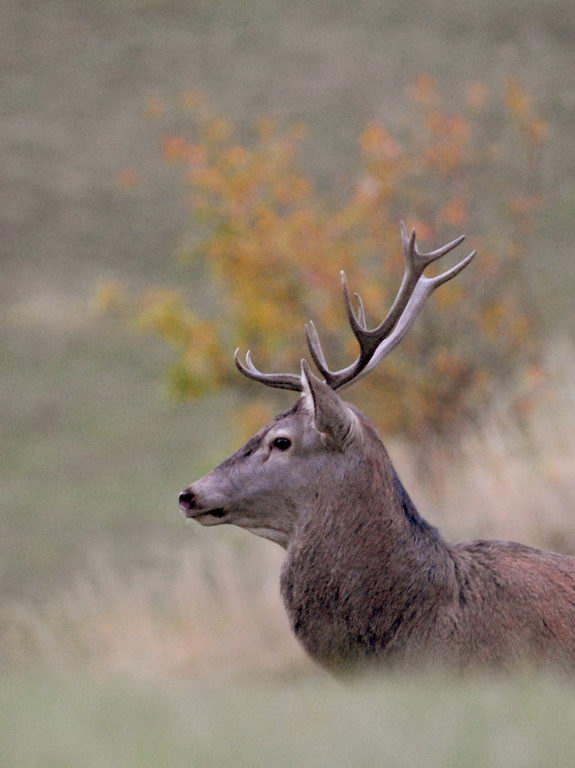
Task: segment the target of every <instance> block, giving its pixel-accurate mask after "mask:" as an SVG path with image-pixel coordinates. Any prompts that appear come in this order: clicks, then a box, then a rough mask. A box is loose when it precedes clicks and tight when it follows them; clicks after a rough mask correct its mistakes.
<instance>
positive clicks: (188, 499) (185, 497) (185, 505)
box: [179, 488, 196, 512]
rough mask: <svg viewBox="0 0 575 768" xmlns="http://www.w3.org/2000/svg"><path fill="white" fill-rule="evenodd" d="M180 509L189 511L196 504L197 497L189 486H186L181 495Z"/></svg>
mask: <svg viewBox="0 0 575 768" xmlns="http://www.w3.org/2000/svg"><path fill="white" fill-rule="evenodd" d="M179 502H180V509H181V510H182V511H183V512H189V511H190V510H191V509H193V508H194V507H195V505H196V497H195V495H194V493H193V491H191V490H190V489H189V488H186V489H185V490H184V491H182V492H181V493H180V496H179Z"/></svg>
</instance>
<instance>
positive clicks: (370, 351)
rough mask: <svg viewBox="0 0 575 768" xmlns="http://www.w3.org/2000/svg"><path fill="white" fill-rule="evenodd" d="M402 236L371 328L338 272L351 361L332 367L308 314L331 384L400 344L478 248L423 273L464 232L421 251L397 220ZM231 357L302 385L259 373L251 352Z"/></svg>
mask: <svg viewBox="0 0 575 768" xmlns="http://www.w3.org/2000/svg"><path fill="white" fill-rule="evenodd" d="M401 239H402V243H403V256H404V260H405V271H404V274H403V279H402V281H401V285H400V287H399V291H398V292H397V296H396V297H395V300H394V302H393V304H392V306H391V309H390V310H389V312H388V313H387V315H386V317H385V319H384V320H383V321H382V322H381V323H380V324H379V325H378V326H377V328H373V329H371V330H369V329H368V328H367V323H366V319H365V310H364V307H363V302H362V300H361V297H360V296H359V295H358V294H357V293H356V294H354V297H355V300H356V302H357V312H356V310H354V308H353V305H352V302H351V298H350V295H349V290H348V287H347V279H346V276H345V272H343V271H342V272H341V282H342V288H343V295H344V300H345V307H346V311H347V316H348V319H349V324H350V326H351V329H352V331H353V333H354V335H355V338H356V339H357V341H358V344H359V349H360V352H359V357H358V358H357V360H356V361H355V362H354V363H352V364H351V365H349V366H347V368H342V369H341V370H339V371H331V370H330V369H329V367H328V364H327V362H326V358H325V355H324V353H323V349H322V346H321V342H320V340H319V336H318V334H317V331H316V328H315V325H314V323H313V321H311V320H310V321H309V322H308V323H307V324H306V326H305V332H306V337H307V343H308V347H309V351H310V354H311V356H312V358H313V361H314V363H315V364H316V366H317V368H318V370H319V371H320V373H321V375H322V376H323V377H324V379H325V380H326V382H327V384H329V386H330V387H331V388H332V389H339V388H340V387H347V386H349V385H350V384H352V383H353V382H355V381H357V380H358V379H360V378H361V377H362V376H365V375H366V374H367V373H369V371H371V370H372V369H373V368H375V366H376V365H378V363H380V362H381V361H382V360H383V358H384V357H386V356H387V355H388V354H389V353H390V352H391V350H392V349H394V348H395V347H396V346H397V345H398V344H399V342H400V341H401V339H402V338H403V337H404V336H405V334H406V333H407V331H408V330H409V329H410V327H411V326H412V324H413V322H414V320H415V318H416V317H417V315H418V314H419V313H420V312H421V310H422V308H423V306H424V304H425V302H426V301H427V299H428V297H429V296H430V295H431V294H432V293H433V291H434V290H435V289H436V288H439V286H440V285H443V283H446V282H447V281H448V280H451V279H452V278H454V277H455V276H456V275H458V274H459V273H460V272H461V271H462V270H463V269H465V267H466V266H467V265H468V264H469V262H470V261H471V260H472V259H473V258H474V257H475V255H476V253H477V251H472V252H471V253H470V254H469V255H468V256H466V257H465V259H463V260H462V261H460V262H459V263H458V264H456V265H455V266H454V267H452V268H451V269H448V270H447V271H446V272H443V273H441V274H440V275H436V276H435V277H425V276H424V275H423V271H424V270H425V268H426V267H427V266H429V264H431V263H432V262H434V261H436V260H437V259H439V258H441V256H444V255H445V254H446V253H449V252H450V251H452V250H453V249H454V248H456V247H457V246H458V245H459V244H460V243H462V242H463V240H465V235H461V236H460V237H458V238H456V239H455V240H452V241H451V242H450V243H447V244H446V245H443V246H442V247H441V248H438V249H437V250H435V251H430V253H420V252H419V251H418V250H417V244H416V237H415V230H412V231H411V234H410V235H409V236H408V235H407V231H406V229H405V225H404V224H403V222H401ZM235 362H236V365H237V367H238V369H239V370H240V371H241V372H242V373H243V374H244V376H247V377H248V378H250V379H254V380H256V381H260V382H262V384H266V385H267V386H270V387H279V388H280V389H291V390H294V391H296V392H301V391H302V384H301V379H300V377H299V376H297V375H295V374H291V373H279V374H271V373H261V372H260V371H258V369H257V368H256V367H255V365H254V364H253V362H252V359H251V356H250V353H249V352H248V353H247V354H246V365H244V364H243V363H242V362H241V361H240V359H239V350H236V354H235Z"/></svg>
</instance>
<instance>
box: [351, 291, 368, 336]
mask: <svg viewBox="0 0 575 768" xmlns="http://www.w3.org/2000/svg"><path fill="white" fill-rule="evenodd" d="M353 295H354V298H355V300H356V302H357V315H356V316H357V319H358V322H359V323H361V325H363V329H364V331H367V320H366V319H365V307H364V306H363V301H362V298H361V296H360V295H359V293H354V294H353Z"/></svg>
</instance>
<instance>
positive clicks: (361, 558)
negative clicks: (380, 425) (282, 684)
mask: <svg viewBox="0 0 575 768" xmlns="http://www.w3.org/2000/svg"><path fill="white" fill-rule="evenodd" d="M348 482H349V483H350V485H349V487H348V490H347V492H344V489H343V488H341V487H339V488H337V487H334V488H332V489H330V490H328V491H326V493H325V494H322V496H321V498H319V499H317V500H316V501H315V502H314V504H313V505H311V506H310V508H309V509H308V510H305V512H304V514H303V515H302V517H301V519H300V521H299V525H298V527H297V529H296V531H295V533H294V536H293V538H292V540H291V542H290V545H289V547H288V551H287V557H286V561H285V563H284V568H283V570H282V583H281V587H282V596H283V598H284V602H285V604H286V608H287V610H288V614H289V616H290V618H291V621H292V626H293V629H294V632H295V634H296V635H297V636H298V637H299V639H300V641H301V642H302V643H303V645H304V646H305V647H306V648H307V650H308V651H309V652H310V653H311V655H312V656H314V657H315V658H316V659H318V660H319V661H322V662H324V663H327V664H328V665H329V664H330V663H331V662H332V660H335V661H334V663H335V664H337V661H338V658H339V657H340V656H341V657H342V658H347V659H349V658H350V657H353V653H354V648H355V651H356V652H357V654H358V655H360V656H361V655H366V654H367V655H369V652H370V648H373V649H374V652H375V649H376V648H377V650H378V653H380V652H381V650H382V649H383V650H385V646H386V640H388V641H389V643H392V641H394V640H395V635H396V634H397V628H398V627H400V626H401V627H402V631H406V628H407V626H408V624H409V619H410V616H411V615H412V614H414V606H416V605H417V606H420V605H436V604H437V603H438V602H441V601H442V598H446V599H449V594H451V593H452V592H453V588H454V587H453V579H454V574H453V571H454V567H453V560H452V554H451V551H450V548H449V546H448V545H447V544H446V543H445V542H444V540H443V539H442V538H441V536H440V534H439V532H438V531H437V530H436V529H435V528H433V527H432V526H431V525H429V523H427V522H426V521H425V520H424V519H423V518H422V517H421V516H420V515H419V513H418V512H417V510H416V508H415V506H414V504H413V502H412V501H411V499H410V498H409V495H408V494H407V492H406V490H405V488H404V487H403V485H402V483H401V481H400V480H399V477H398V476H397V474H396V472H395V469H394V468H393V465H392V464H391V461H390V460H389V457H388V456H387V453H386V451H385V448H384V447H383V445H382V444H381V443H379V444H378V445H377V446H376V450H375V451H374V450H372V451H369V452H368V453H367V455H365V456H363V457H362V460H361V461H360V462H358V463H357V465H356V466H355V467H353V468H352V470H351V471H350V477H349V479H348ZM448 593H449V594H448ZM374 625H377V637H372V634H373V631H374V630H373V627H374Z"/></svg>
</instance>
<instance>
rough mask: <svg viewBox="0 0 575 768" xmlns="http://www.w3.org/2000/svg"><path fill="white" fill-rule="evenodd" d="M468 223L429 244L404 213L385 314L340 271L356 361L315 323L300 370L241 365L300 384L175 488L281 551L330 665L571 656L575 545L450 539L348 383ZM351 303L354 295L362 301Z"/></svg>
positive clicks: (187, 500)
mask: <svg viewBox="0 0 575 768" xmlns="http://www.w3.org/2000/svg"><path fill="white" fill-rule="evenodd" d="M464 239H465V236H464V235H462V236H460V237H458V238H456V239H455V240H453V241H452V242H449V243H447V244H446V245H444V246H442V247H440V248H438V249H437V250H434V251H431V252H429V253H421V252H420V251H419V249H418V247H417V243H416V234H415V231H414V230H413V231H411V233H410V234H408V233H407V231H406V228H405V226H404V224H403V223H402V224H401V241H402V246H403V256H404V274H403V279H402V281H401V285H400V287H399V290H398V292H397V295H396V297H395V299H394V301H393V303H392V306H391V308H390V309H389V311H388V313H387V315H386V316H385V318H384V320H383V321H382V322H381V323H380V324H379V325H378V326H377V327H375V328H373V329H370V328H368V324H367V322H366V313H365V309H364V305H363V302H362V300H361V298H360V296H359V295H358V294H355V295H354V301H353V302H352V299H351V297H350V292H349V289H348V285H347V280H346V276H345V273H344V272H342V273H341V280H342V289H343V297H344V301H345V308H346V312H347V318H348V321H349V325H350V326H351V330H352V332H353V334H354V336H355V338H356V340H357V343H358V345H359V355H358V357H357V359H356V360H355V362H353V363H352V364H350V365H348V366H347V367H345V368H343V369H341V370H331V369H330V368H329V366H328V363H327V361H326V356H325V354H324V351H323V349H322V346H321V342H320V339H319V336H318V333H317V331H316V328H315V326H314V324H313V321H310V322H308V323H307V324H306V326H305V334H306V338H307V345H308V348H309V352H310V355H311V358H312V360H313V362H314V364H315V366H316V368H317V371H318V373H319V376H318V375H316V374H315V373H313V372H312V370H311V368H310V365H309V363H308V362H307V361H306V360H305V359H303V360H302V361H301V370H300V373H299V374H292V373H277V374H276V373H263V372H261V371H260V370H258V368H256V366H255V365H254V363H253V361H252V358H251V355H250V352H249V351H248V352H247V353H246V356H245V361H242V360H241V358H240V354H239V350H236V352H235V363H236V366H237V368H238V370H239V371H240V372H241V373H242V374H243V375H244V376H246V377H248V378H249V379H252V380H254V381H257V382H260V383H261V384H264V385H265V386H268V387H276V388H280V389H286V390H291V391H293V392H297V393H299V397H298V400H297V402H296V403H295V405H294V406H293V407H292V408H291V409H289V410H287V411H285V412H283V413H281V414H279V415H278V416H276V417H275V419H274V420H273V421H272V422H271V423H270V424H268V425H267V426H265V427H264V428H263V429H261V430H260V431H259V432H258V433H257V434H255V435H254V436H253V437H252V438H251V439H250V440H248V442H247V443H246V444H245V445H244V446H243V447H242V448H240V449H239V450H238V451H237V452H236V453H234V454H233V455H232V456H230V457H229V458H228V459H226V460H225V461H223V462H222V463H221V464H220V465H219V466H217V467H216V468H215V469H213V470H212V471H211V472H209V473H208V474H206V475H205V476H204V477H202V478H201V479H199V480H196V481H195V482H193V483H192V484H191V485H189V486H188V487H187V488H185V489H184V490H183V491H182V492H181V493H180V496H179V505H180V507H181V509H182V511H183V512H184V514H185V515H186V516H187V517H188V518H191V519H192V520H194V521H196V522H197V523H199V524H201V525H203V526H216V525H222V524H231V525H235V526H239V527H240V528H244V529H245V530H247V531H250V532H251V533H253V534H256V535H257V536H260V537H263V538H265V539H269V540H271V541H273V542H275V543H277V544H279V545H280V546H281V547H283V549H284V550H285V559H284V561H283V565H282V569H281V576H280V591H281V595H282V598H283V602H284V605H285V608H286V611H287V614H288V617H289V621H290V625H291V628H292V630H293V633H294V634H295V636H296V637H297V639H298V640H299V642H300V644H301V645H303V647H304V649H305V650H306V651H307V653H308V654H309V656H311V658H312V659H313V660H315V661H316V662H317V663H319V664H320V665H321V666H323V667H324V668H326V669H328V670H331V671H333V672H338V671H345V670H349V669H357V668H361V667H365V666H366V665H370V664H372V663H381V664H388V665H397V664H404V665H409V666H411V665H426V664H432V665H433V664H436V665H445V666H446V667H447V668H448V669H451V670H467V669H470V668H471V669H475V668H488V667H489V668H498V669H512V668H515V667H517V666H524V665H530V664H537V665H539V664H545V665H547V664H549V665H560V666H561V667H563V666H566V667H570V668H571V667H573V666H575V557H569V556H567V555H561V554H555V553H552V552H545V551H542V550H539V549H534V548H532V547H528V546H526V545H523V544H520V543H516V542H511V541H496V540H476V541H471V542H464V543H449V542H448V541H446V540H445V539H444V538H443V536H442V535H441V533H440V532H439V531H438V530H437V528H435V527H434V526H432V525H431V524H430V523H428V522H427V521H426V520H425V519H424V517H422V516H421V515H420V514H419V512H418V510H417V509H416V507H415V505H414V503H413V502H412V500H411V498H410V496H409V494H408V493H407V491H406V489H405V488H404V486H403V484H402V482H401V480H400V479H399V476H398V474H397V472H396V471H395V469H394V466H393V464H392V462H391V459H390V457H389V455H388V453H387V450H386V448H385V447H384V445H383V443H382V441H381V439H380V437H379V436H378V434H377V432H376V430H375V428H374V427H373V426H372V424H371V423H370V422H369V420H368V419H367V418H366V417H365V416H364V415H363V414H362V412H361V411H360V410H359V409H358V408H357V407H355V406H354V405H352V404H350V403H347V402H345V401H344V400H343V399H341V398H340V396H339V394H338V391H339V390H341V389H344V388H345V387H348V386H350V385H352V384H354V383H355V382H357V381H358V380H359V379H361V378H362V377H363V376H367V375H368V374H369V372H370V371H372V370H373V369H374V368H375V367H376V366H377V365H378V364H379V363H380V362H381V361H382V360H383V359H384V358H385V357H386V356H387V355H388V354H389V353H390V352H391V351H392V350H393V349H394V348H395V347H396V346H397V345H398V344H399V343H400V341H401V340H402V338H403V337H404V336H405V334H406V333H407V332H408V330H409V329H410V327H411V326H412V324H413V322H414V321H415V319H416V317H417V316H418V314H419V313H420V312H421V310H422V308H423V306H424V304H425V302H426V301H427V299H428V298H429V297H430V296H431V294H432V293H433V292H434V291H435V290H436V289H437V288H439V287H440V286H441V285H443V284H444V283H446V282H447V281H449V280H452V279H453V278H454V277H456V275H458V274H459V273H460V272H461V271H462V270H463V269H464V268H465V267H467V266H468V264H469V263H470V262H471V261H472V260H473V259H474V257H475V255H476V251H472V252H471V253H470V254H469V255H468V256H467V257H466V258H464V259H463V260H462V261H460V262H459V263H457V264H456V265H455V266H453V267H452V268H451V269H448V270H447V271H444V272H442V273H440V274H438V275H436V276H433V277H428V276H426V275H424V274H423V273H424V270H425V269H426V268H427V267H428V266H429V265H430V264H432V263H433V262H435V261H436V260H437V259H439V258H440V257H442V256H444V255H446V254H447V253H449V252H450V251H452V250H453V249H454V248H455V247H456V246H458V245H459V244H460V243H461V242H462V241H463V240H464ZM354 305H355V306H354Z"/></svg>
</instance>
